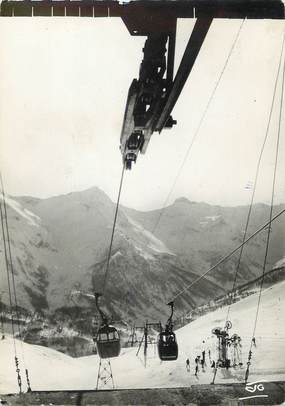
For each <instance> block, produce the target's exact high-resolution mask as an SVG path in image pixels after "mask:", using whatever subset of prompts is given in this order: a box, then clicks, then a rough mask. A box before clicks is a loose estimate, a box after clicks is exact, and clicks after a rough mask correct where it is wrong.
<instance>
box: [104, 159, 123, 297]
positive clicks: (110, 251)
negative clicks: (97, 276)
mask: <svg viewBox="0 0 285 406" xmlns="http://www.w3.org/2000/svg"><path fill="white" fill-rule="evenodd" d="M124 173H125V165H123V169H122V174H121V180H120V186H119V192H118V198H117V204H116V210H115V217H114V222H113V228H112V234H111V241H110V246H109V252H108V257H107V264H106V270H105V274H104V281H103V289H102V294H104V293H105V290H106V284H107V278H108V274H109V268H110V258H111V253H112V245H113V240H114V235H115V228H116V222H117V216H118V211H119V204H120V197H121V191H122V185H123V179H124Z"/></svg>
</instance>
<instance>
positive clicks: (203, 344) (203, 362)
mask: <svg viewBox="0 0 285 406" xmlns="http://www.w3.org/2000/svg"><path fill="white" fill-rule="evenodd" d="M205 347H206V345H205V341H204V340H203V343H202V360H201V365H202V370H203V372H205V369H204V367H205V364H206V348H205Z"/></svg>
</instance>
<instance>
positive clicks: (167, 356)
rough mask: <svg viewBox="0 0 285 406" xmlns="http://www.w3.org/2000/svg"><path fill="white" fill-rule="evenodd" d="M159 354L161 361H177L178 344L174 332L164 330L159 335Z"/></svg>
mask: <svg viewBox="0 0 285 406" xmlns="http://www.w3.org/2000/svg"><path fill="white" fill-rule="evenodd" d="M157 347H158V355H159V358H160V359H161V361H175V360H176V359H177V357H178V345H177V342H176V337H175V334H174V333H173V332H167V331H162V332H161V333H159V335H158V342H157Z"/></svg>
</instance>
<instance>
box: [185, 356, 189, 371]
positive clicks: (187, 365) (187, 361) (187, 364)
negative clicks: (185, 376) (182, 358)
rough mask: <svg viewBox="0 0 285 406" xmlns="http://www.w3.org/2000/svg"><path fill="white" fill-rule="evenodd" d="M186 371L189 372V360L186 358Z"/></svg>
mask: <svg viewBox="0 0 285 406" xmlns="http://www.w3.org/2000/svg"><path fill="white" fill-rule="evenodd" d="M186 371H187V372H190V361H189V358H187V360H186Z"/></svg>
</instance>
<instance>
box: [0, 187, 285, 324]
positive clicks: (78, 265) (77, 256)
mask: <svg viewBox="0 0 285 406" xmlns="http://www.w3.org/2000/svg"><path fill="white" fill-rule="evenodd" d="M279 210H280V207H276V211H279ZM114 211H115V204H114V203H113V202H112V201H111V200H110V199H109V197H108V196H107V195H106V194H105V193H104V192H103V191H101V190H100V189H98V188H92V189H89V190H86V191H83V192H76V193H70V194H68V195H63V196H57V197H52V198H48V199H36V198H32V197H17V198H15V197H14V198H12V197H9V198H8V199H7V212H8V222H9V230H10V237H11V247H12V256H13V267H14V273H15V280H16V285H17V293H18V299H19V304H20V305H22V306H24V307H25V308H28V309H31V310H36V311H37V312H47V311H48V312H53V311H54V310H55V309H58V308H62V307H63V306H70V303H69V302H68V301H67V296H68V294H69V292H70V291H71V290H72V289H73V288H74V287H76V288H77V289H78V288H79V289H81V290H83V291H89V292H90V291H94V290H95V291H100V290H101V289H102V283H103V278H102V277H103V273H104V271H105V267H106V257H107V252H108V247H109V243H110V236H111V230H112V224H113V218H114ZM253 213H255V215H254V217H253V220H252V222H251V226H250V232H252V231H255V230H256V229H257V228H258V227H259V226H260V225H261V224H263V223H264V222H265V221H266V217H267V215H268V207H267V206H265V205H256V207H255V208H254V210H253ZM246 214H247V208H246V207H237V208H223V207H217V206H210V205H207V204H204V203H193V202H189V201H188V200H187V199H178V200H177V201H176V202H175V203H174V204H173V205H171V206H169V207H167V208H166V209H165V210H164V211H163V213H162V215H161V212H160V211H157V210H156V211H152V212H137V211H135V210H131V209H127V208H124V207H122V208H120V210H119V215H118V221H117V227H116V232H115V238H114V244H113V250H112V256H111V262H110V271H109V275H110V277H109V279H108V284H107V290H106V292H107V294H106V298H107V299H108V298H109V297H110V298H111V301H110V302H108V300H106V301H105V303H103V304H105V306H106V307H107V308H108V310H109V311H110V312H112V314H113V316H114V318H115V319H123V320H125V321H129V322H131V321H133V320H135V319H137V320H141V321H142V320H145V319H146V318H148V319H150V320H157V319H161V318H164V317H166V316H167V314H168V307H167V306H166V303H167V301H169V300H170V299H171V298H172V297H173V295H174V294H175V293H177V291H180V290H181V289H183V288H184V287H185V285H187V284H189V283H191V282H192V281H193V280H194V279H196V278H197V276H198V275H199V274H200V273H201V272H203V271H205V270H206V269H208V267H209V266H211V265H213V264H214V263H215V262H216V261H218V260H219V259H220V258H221V257H222V256H223V255H224V254H225V253H226V252H228V251H229V250H231V249H233V248H234V247H236V245H237V244H239V243H240V241H241V238H242V231H243V226H244V222H245V219H246ZM160 215H161V217H160V222H159V224H158V226H157V227H156V228H155V229H154V225H155V224H156V223H157V219H158V216H160ZM282 227H283V228H282ZM272 229H273V232H272V244H271V249H270V258H269V259H270V262H271V263H272V264H275V263H277V262H278V261H279V260H281V258H283V257H284V252H285V247H284V244H285V238H284V237H285V236H284V230H285V227H284V219H282V220H281V219H280V221H278V222H276V223H275V224H274V226H273V228H272ZM264 241H265V234H264V233H262V234H260V235H259V236H258V237H257V238H256V239H255V240H254V241H253V242H252V243H251V244H250V245H249V247H248V248H247V249H246V250H245V255H244V260H243V262H242V266H241V277H240V279H239V282H241V281H242V282H244V281H247V280H250V279H253V278H254V277H256V276H258V275H259V273H260V264H261V262H262V259H263V254H264V251H263V247H264ZM1 244H2V243H1ZM0 249H1V258H0V261H1V267H2V269H5V267H4V255H3V245H1V247H0ZM235 264H236V259H234V258H232V259H231V260H230V261H228V262H227V263H226V265H225V266H223V267H221V268H220V270H219V271H218V272H215V273H214V274H213V275H212V276H210V277H209V278H208V279H203V280H202V281H201V282H200V283H199V284H197V285H196V287H195V289H193V290H192V291H191V292H186V293H185V295H183V297H182V298H181V300H179V301H177V308H178V310H181V311H187V310H190V309H191V308H192V307H195V306H196V305H199V304H201V303H204V302H205V301H208V300H209V299H211V298H215V297H217V296H220V295H222V294H224V293H225V290H226V289H228V288H229V286H230V283H231V281H232V279H233V272H234V269H235ZM0 278H1V280H0V283H1V286H3V288H4V289H5V286H6V284H7V282H6V277H5V274H4V273H3V272H2V273H1V276H0ZM6 290H7V289H6ZM3 298H4V300H5V301H6V302H7V300H8V297H7V295H6V296H5V295H4V296H3ZM83 304H84V303H83Z"/></svg>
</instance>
